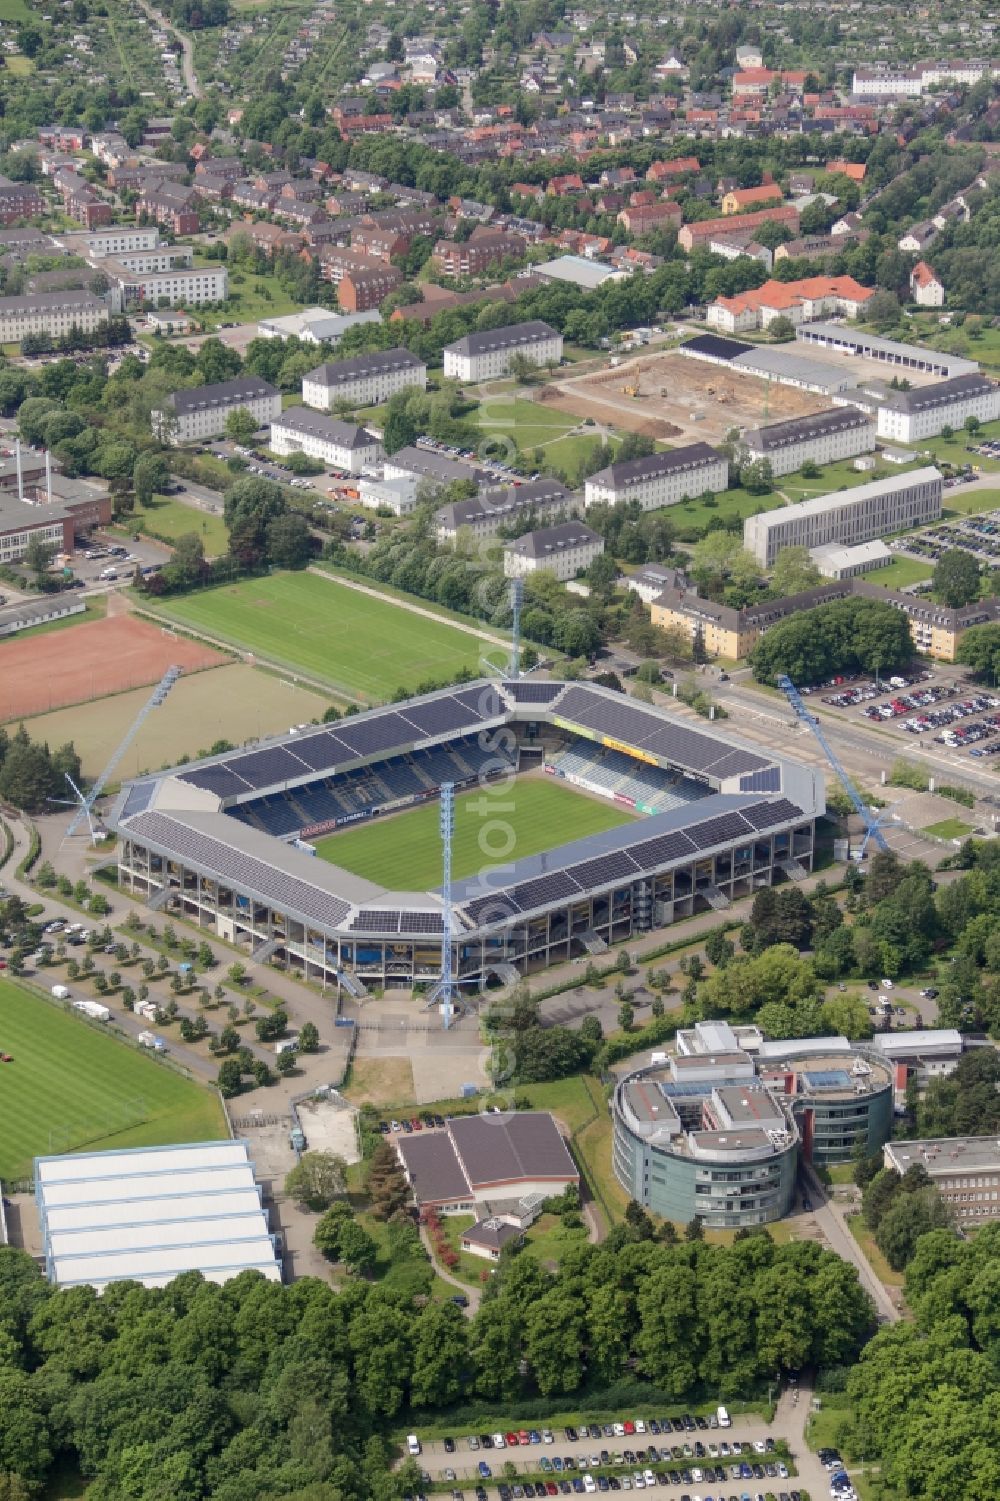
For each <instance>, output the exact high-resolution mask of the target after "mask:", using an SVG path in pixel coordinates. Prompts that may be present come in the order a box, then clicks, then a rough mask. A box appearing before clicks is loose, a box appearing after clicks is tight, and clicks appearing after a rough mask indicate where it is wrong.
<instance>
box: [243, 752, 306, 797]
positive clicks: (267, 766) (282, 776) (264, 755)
mask: <svg viewBox="0 0 1000 1501" xmlns="http://www.w3.org/2000/svg"><path fill="white" fill-rule="evenodd" d="M226 765H227V766H228V767H229V770H230V771H233V772H235V773H236V775H237V776H239V777H242V778H243V780H244V781H245V782H249V783H250V786H251V787H270V786H272V785H273V784H274V783H275V782H287V781H288V780H289V778H290V777H300V776H301V775H302V773H303V772H305V771H309V770H310V769H311V768H310V767H308V766H307V765H306V764H305V762H304V761H302V760H301V759H300V758H299V757H298V756H295V755H293V754H292V752H291V751H288V750H285V748H284V746H281V745H272V746H269V747H267V748H266V749H264V750H256V751H250V752H249V754H248V755H245V756H235V757H234V758H233V759H232V760H230V761H227V762H226Z"/></svg>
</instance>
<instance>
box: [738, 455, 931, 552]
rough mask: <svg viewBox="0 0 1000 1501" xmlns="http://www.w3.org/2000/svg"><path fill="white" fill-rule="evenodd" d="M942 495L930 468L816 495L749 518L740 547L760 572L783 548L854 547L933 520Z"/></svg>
mask: <svg viewBox="0 0 1000 1501" xmlns="http://www.w3.org/2000/svg"><path fill="white" fill-rule="evenodd" d="M941 495H942V484H941V475H940V473H939V472H938V470H937V469H935V468H934V466H933V465H932V464H928V465H927V466H926V467H925V468H923V469H914V470H912V471H911V472H910V473H908V474H899V475H892V476H890V477H889V478H888V479H880V480H873V481H872V483H871V484H868V485H858V486H856V487H855V489H853V490H838V491H836V492H835V493H834V494H831V495H816V496H814V497H813V499H812V500H800V501H799V502H798V504H796V505H792V506H779V507H778V509H777V510H774V511H764V512H762V513H761V514H760V515H759V516H748V517H747V518H746V520H745V521H744V523H743V546H744V547H745V548H746V549H747V551H748V552H751V553H753V555H754V557H755V558H756V559H757V561H758V563H759V564H760V565H761V567H762V568H771V567H773V565H774V562H775V559H776V558H777V556H778V554H779V553H780V552H781V551H782V550H783V549H784V548H786V547H807V548H810V549H812V548H814V547H822V546H823V545H824V544H826V543H828V542H836V543H840V544H842V545H848V546H853V545H854V544H855V543H858V542H868V541H871V540H872V539H873V538H875V537H888V536H890V535H891V534H892V533H893V532H902V531H907V530H909V529H910V528H911V527H915V526H922V525H923V524H924V523H925V522H928V521H937V520H938V519H939V517H940V515H941Z"/></svg>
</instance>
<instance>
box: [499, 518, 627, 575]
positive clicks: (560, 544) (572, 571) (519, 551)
mask: <svg viewBox="0 0 1000 1501" xmlns="http://www.w3.org/2000/svg"><path fill="white" fill-rule="evenodd" d="M603 551H604V538H603V537H602V536H601V535H600V534H599V533H598V532H595V531H594V530H593V529H592V528H591V527H589V526H584V524H583V522H582V521H561V522H559V524H558V525H557V526H544V527H540V528H539V529H538V530H537V531H534V532H526V533H525V535H524V536H523V537H518V538H516V540H515V541H513V542H506V543H504V550H503V571H504V573H505V574H506V575H507V577H508V578H524V577H525V576H526V575H528V574H531V573H541V572H545V573H552V574H555V576H556V578H557V579H559V580H561V581H562V582H563V583H565V582H566V580H567V579H575V578H576V577H577V575H578V574H580V573H582V572H583V571H584V569H585V568H589V567H590V564H591V563H592V562H593V561H594V559H595V558H599V557H600V555H601V553H602V552H603Z"/></svg>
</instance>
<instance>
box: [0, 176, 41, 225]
mask: <svg viewBox="0 0 1000 1501" xmlns="http://www.w3.org/2000/svg"><path fill="white" fill-rule="evenodd" d="M44 212H45V200H44V199H43V198H42V195H41V193H39V191H38V189H37V188H36V187H35V185H34V183H31V182H12V181H11V179H10V178H9V177H3V176H0V224H4V225H7V224H16V223H17V221H18V220H19V219H33V218H35V217H36V215H38V214H44Z"/></svg>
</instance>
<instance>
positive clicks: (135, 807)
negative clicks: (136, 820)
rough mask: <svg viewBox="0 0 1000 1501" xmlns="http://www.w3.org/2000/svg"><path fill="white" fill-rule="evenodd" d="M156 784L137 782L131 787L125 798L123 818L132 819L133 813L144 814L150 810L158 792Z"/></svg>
mask: <svg viewBox="0 0 1000 1501" xmlns="http://www.w3.org/2000/svg"><path fill="white" fill-rule="evenodd" d="M156 787H157V783H156V782H152V781H150V782H136V784H135V786H134V787H130V788H129V790H128V794H127V796H126V798H125V806H124V807H123V808H122V818H131V816H132V814H133V813H142V812H143V811H144V809H146V808H148V807H149V805H150V803H151V802H152V800H153V793H154V792H155V791H156Z"/></svg>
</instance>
